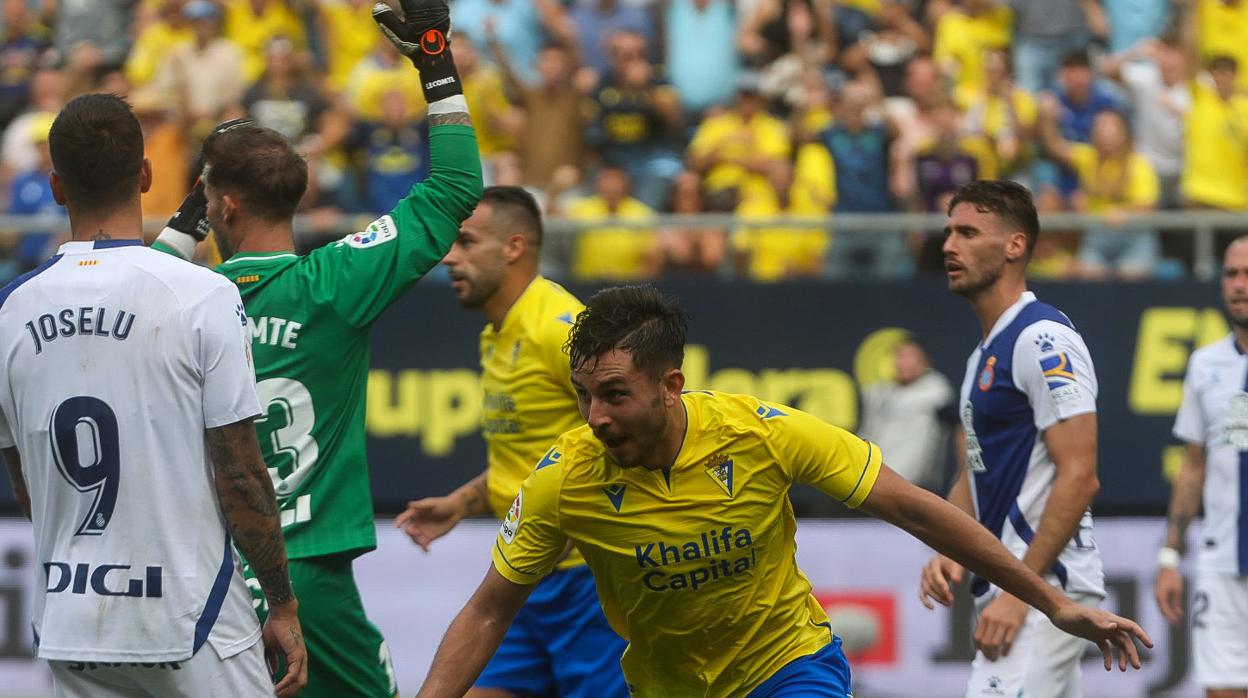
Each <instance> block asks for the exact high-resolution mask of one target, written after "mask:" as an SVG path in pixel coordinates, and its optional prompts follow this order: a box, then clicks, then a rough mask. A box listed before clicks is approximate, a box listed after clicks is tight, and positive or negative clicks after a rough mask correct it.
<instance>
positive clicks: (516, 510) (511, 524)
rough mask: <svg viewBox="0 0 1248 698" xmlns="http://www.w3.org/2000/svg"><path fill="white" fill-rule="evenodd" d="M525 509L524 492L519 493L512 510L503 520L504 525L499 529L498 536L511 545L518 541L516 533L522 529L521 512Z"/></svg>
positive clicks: (508, 511)
mask: <svg viewBox="0 0 1248 698" xmlns="http://www.w3.org/2000/svg"><path fill="white" fill-rule="evenodd" d="M523 508H524V492H523V491H521V492H517V493H516V499H515V501H513V502H512V503H511V508H510V509H508V510H507V518H505V519H503V525H502V526H500V527H499V529H498V534H499V535H500V536H502V537H503V540H504V541H506V542H507V543H508V544H510V543H511V542H512V541H513V540H515V539H516V531H517V530H518V529H519V528H520V512H521V510H522V509H523Z"/></svg>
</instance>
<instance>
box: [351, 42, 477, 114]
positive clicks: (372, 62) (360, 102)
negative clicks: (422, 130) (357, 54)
mask: <svg viewBox="0 0 1248 698" xmlns="http://www.w3.org/2000/svg"><path fill="white" fill-rule="evenodd" d="M465 43H466V42H465ZM456 49H458V46H456ZM347 82H348V83H349V84H348V86H347V90H346V94H345V97H346V102H347V104H348V105H349V106H350V108H351V111H352V113H353V114H354V115H355V116H356V117H358V118H361V119H364V120H366V121H379V120H380V119H381V100H382V97H384V96H385V95H386V94H388V93H390V92H395V91H397V92H399V93H401V94H402V95H403V97H404V99H406V100H407V113H408V114H411V115H412V116H413V117H416V118H424V112H425V109H426V107H427V105H426V104H425V91H424V88H422V87H421V85H420V73H419V72H417V71H415V70H412V63H411V61H409V60H407V59H406V58H404V57H403V55H402V54H400V53H399V51H398V49H396V48H395V47H394V44H392V43H390V42H389V41H378V42H377V44H376V46H375V47H374V49H373V52H372V53H370V54H369V55H368V56H367V57H366V58H364V60H362V61H360V62H359V63H358V64H356V66H355V69H354V70H352V71H351V76H350V77H349V78H348V80H347Z"/></svg>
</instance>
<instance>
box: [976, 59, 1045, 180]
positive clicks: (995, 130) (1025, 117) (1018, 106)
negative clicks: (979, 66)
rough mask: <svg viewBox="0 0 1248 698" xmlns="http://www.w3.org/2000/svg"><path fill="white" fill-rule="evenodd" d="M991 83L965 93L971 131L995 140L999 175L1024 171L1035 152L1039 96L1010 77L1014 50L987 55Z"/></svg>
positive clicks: (986, 62)
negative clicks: (1036, 98)
mask: <svg viewBox="0 0 1248 698" xmlns="http://www.w3.org/2000/svg"><path fill="white" fill-rule="evenodd" d="M984 70H985V74H986V77H987V80H988V82H987V85H986V86H985V87H984V89H983V91H981V92H979V93H969V94H968V93H961V94H959V98H960V100H961V102H962V104H964V106H965V109H966V114H965V118H964V129H965V132H966V133H967V134H968V135H978V136H982V137H984V138H986V139H988V141H989V142H990V143H991V144H992V149H993V152H994V155H995V161H996V162H995V169H996V170H997V172H998V176H1001V177H1010V176H1016V175H1019V174H1021V173H1022V171H1023V170H1024V169H1025V168H1026V167H1027V165H1029V164H1030V163H1031V160H1032V157H1033V156H1034V155H1035V147H1034V145H1033V144H1034V140H1035V137H1036V100H1035V99H1034V98H1033V97H1032V96H1031V94H1030V93H1028V92H1027V91H1026V90H1024V89H1022V88H1020V87H1017V86H1015V85H1014V82H1013V80H1011V79H1010V76H1011V74H1012V71H1011V70H1010V54H1009V53H1007V52H1005V51H989V52H988V55H987V56H985V57H984Z"/></svg>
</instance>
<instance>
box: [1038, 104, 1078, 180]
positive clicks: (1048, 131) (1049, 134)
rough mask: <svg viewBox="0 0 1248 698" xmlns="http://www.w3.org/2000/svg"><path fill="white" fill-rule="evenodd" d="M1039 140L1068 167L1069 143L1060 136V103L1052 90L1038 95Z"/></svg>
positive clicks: (1056, 158)
mask: <svg viewBox="0 0 1248 698" xmlns="http://www.w3.org/2000/svg"><path fill="white" fill-rule="evenodd" d="M1039 99H1040V119H1039V122H1040V123H1039V124H1038V126H1039V129H1040V142H1041V143H1042V144H1043V145H1044V149H1045V151H1046V152H1048V154H1049V155H1050V156H1051V157H1052V158H1053V159H1054V160H1057V161H1058V163H1059V164H1061V165H1062V166H1064V167H1070V164H1071V163H1070V143H1069V142H1067V141H1066V139H1065V138H1062V134H1061V131H1060V130H1059V129H1058V126H1057V116H1058V111H1059V110H1060V109H1061V105H1060V104H1059V103H1058V101H1057V97H1056V96H1054V95H1053V93H1052V92H1045V93H1043V94H1041V95H1040V98H1039Z"/></svg>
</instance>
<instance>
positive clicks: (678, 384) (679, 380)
mask: <svg viewBox="0 0 1248 698" xmlns="http://www.w3.org/2000/svg"><path fill="white" fill-rule="evenodd" d="M660 383H661V384H662V386H663V401H664V402H665V403H667V406H668V407H671V406H672V405H675V404H676V403H678V402H680V393H681V391H682V390H684V389H685V374H684V372H682V371H681V370H680V369H679V368H669V369H667V372H666V373H664V374H663V378H662V380H661V381H660Z"/></svg>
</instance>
